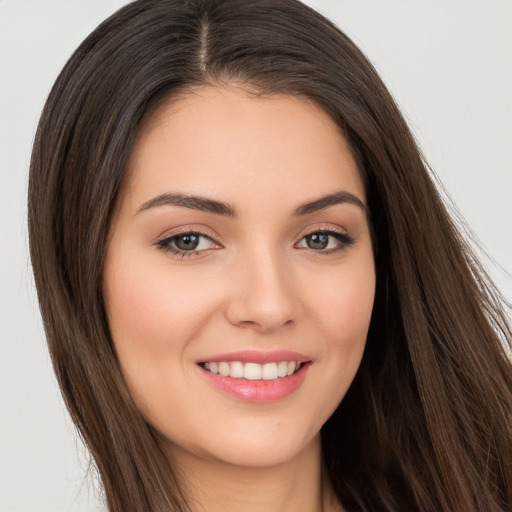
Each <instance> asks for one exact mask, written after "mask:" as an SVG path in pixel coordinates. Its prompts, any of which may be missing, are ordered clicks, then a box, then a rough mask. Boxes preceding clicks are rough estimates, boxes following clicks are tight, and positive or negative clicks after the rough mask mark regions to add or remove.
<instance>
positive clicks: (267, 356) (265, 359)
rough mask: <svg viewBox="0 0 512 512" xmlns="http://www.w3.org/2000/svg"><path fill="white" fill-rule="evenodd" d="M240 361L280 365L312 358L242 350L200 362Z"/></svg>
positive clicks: (297, 353)
mask: <svg viewBox="0 0 512 512" xmlns="http://www.w3.org/2000/svg"><path fill="white" fill-rule="evenodd" d="M223 361H225V362H230V361H240V362H242V363H259V364H265V363H278V362H280V361H295V362H297V363H307V362H308V361H311V358H310V357H308V356H305V355H304V354H300V353H299V352H293V351H290V350H270V351H261V350H240V351H238V352H228V353H226V354H216V355H214V356H210V357H205V358H204V359H201V360H199V361H198V364H201V363H220V362H223Z"/></svg>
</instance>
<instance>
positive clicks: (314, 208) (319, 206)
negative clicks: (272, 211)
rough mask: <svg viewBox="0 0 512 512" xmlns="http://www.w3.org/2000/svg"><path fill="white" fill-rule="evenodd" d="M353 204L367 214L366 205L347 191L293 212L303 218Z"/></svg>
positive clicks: (323, 198)
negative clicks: (328, 209)
mask: <svg viewBox="0 0 512 512" xmlns="http://www.w3.org/2000/svg"><path fill="white" fill-rule="evenodd" d="M343 203H348V204H353V205H355V206H358V207H359V208H361V209H362V210H363V211H364V213H367V208H366V206H365V205H364V203H363V202H362V201H361V199H359V198H358V197H357V196H355V195H354V194H351V193H350V192H347V191H346V190H340V191H338V192H334V194H329V195H326V196H323V197H320V198H318V199H315V200H314V201H310V202H308V203H304V204H303V205H301V206H299V207H298V208H296V209H295V210H294V211H293V215H295V216H302V215H308V214H310V213H314V212H318V211H320V210H324V209H325V208H329V207H330V206H334V205H336V204H343Z"/></svg>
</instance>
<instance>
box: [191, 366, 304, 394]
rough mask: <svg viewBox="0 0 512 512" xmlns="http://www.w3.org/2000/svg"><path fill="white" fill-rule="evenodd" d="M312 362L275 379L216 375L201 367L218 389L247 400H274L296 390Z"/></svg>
mask: <svg viewBox="0 0 512 512" xmlns="http://www.w3.org/2000/svg"><path fill="white" fill-rule="evenodd" d="M309 366H310V363H306V364H303V365H302V366H301V367H300V368H299V370H298V371H296V372H295V373H293V374H292V375H289V376H288V377H281V378H278V379H274V380H248V379H234V378H233V377H223V376H222V375H216V374H215V373H212V372H210V371H208V370H205V369H204V368H203V367H199V368H200V370H201V371H202V372H203V374H204V376H205V377H206V378H207V379H208V380H209V382H210V383H211V384H213V385H214V386H215V387H216V388H217V389H220V390H221V391H223V392H225V393H227V394H228V395H231V396H234V397H236V398H239V399H241V400H244V401H246V402H274V401H276V400H280V399H281V398H284V397H286V396H288V395H291V394H292V393H293V392H294V391H296V390H297V389H298V388H299V387H300V385H301V384H302V383H303V382H304V379H305V378H306V373H307V371H308V368H309Z"/></svg>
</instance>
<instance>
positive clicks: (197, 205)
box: [137, 190, 367, 218]
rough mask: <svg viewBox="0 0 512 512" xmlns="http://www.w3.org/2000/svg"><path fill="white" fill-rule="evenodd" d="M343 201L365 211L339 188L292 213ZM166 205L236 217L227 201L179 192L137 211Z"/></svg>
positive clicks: (300, 212)
mask: <svg viewBox="0 0 512 512" xmlns="http://www.w3.org/2000/svg"><path fill="white" fill-rule="evenodd" d="M343 203H348V204H353V205H355V206H358V207H359V208H361V209H362V210H363V211H364V212H365V213H367V208H366V206H365V205H364V203H363V202H362V201H361V200H360V199H359V198H358V197H357V196H355V195H354V194H351V193H350V192H347V191H346V190H340V191H338V192H334V193H333V194H328V195H326V196H322V197H320V198H318V199H315V200H313V201H309V202H307V203H304V204H302V205H300V206H298V207H297V208H296V209H295V210H294V211H293V215H294V216H297V217H300V216H303V215H308V214H310V213H314V212H317V211H320V210H324V209H325V208H329V207H330V206H334V205H337V204H343ZM167 205H172V206H181V207H184V208H190V209H192V210H199V211H203V212H207V213H214V214H216V215H224V216H227V217H233V218H235V217H238V212H237V210H236V208H235V207H234V206H232V205H230V204H229V203H224V202H222V201H216V200H214V199H209V198H207V197H201V196H191V195H188V194H180V193H165V194H160V195H158V196H156V197H154V198H152V199H150V200H149V201H146V202H145V203H144V204H142V205H141V206H140V207H139V209H138V210H137V211H138V212H142V211H145V210H149V209H151V208H156V207H158V206H167Z"/></svg>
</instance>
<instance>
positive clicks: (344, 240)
mask: <svg viewBox="0 0 512 512" xmlns="http://www.w3.org/2000/svg"><path fill="white" fill-rule="evenodd" d="M314 234H322V235H327V236H331V237H334V238H336V239H337V240H338V242H339V245H338V246H337V247H334V248H332V249H329V250H315V249H311V248H309V247H303V249H309V250H311V251H313V252H314V253H315V254H316V255H319V256H325V255H328V254H332V253H334V252H338V251H341V250H344V249H347V248H348V247H350V246H351V245H353V244H354V242H355V240H354V238H352V237H351V236H350V235H348V234H347V233H346V232H344V231H341V230H340V231H337V230H335V229H333V228H329V229H321V228H320V229H319V228H315V229H312V230H310V231H308V232H307V233H305V234H304V235H303V236H302V238H301V239H300V240H299V242H298V243H300V242H302V241H303V240H304V239H305V238H306V237H308V236H311V235H314ZM185 236H197V237H198V238H202V239H207V240H209V241H210V242H211V243H212V244H214V245H217V246H218V247H219V248H220V247H222V246H221V245H220V244H219V243H218V242H216V241H215V240H214V239H213V238H212V237H210V236H208V235H205V234H204V233H201V232H199V231H193V230H190V231H183V232H180V233H175V234H173V235H171V236H168V237H165V238H163V239H161V240H158V241H157V242H156V243H155V245H156V246H157V247H158V249H160V250H162V251H165V252H169V253H171V254H174V255H177V256H181V257H182V258H186V257H190V256H197V255H199V254H201V253H202V252H204V250H205V249H202V250H199V251H197V250H189V251H186V250H183V249H178V248H177V247H173V246H172V245H171V244H172V243H173V242H175V241H176V240H177V239H179V238H180V237H185ZM298 243H297V244H295V246H294V247H297V245H298Z"/></svg>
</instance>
